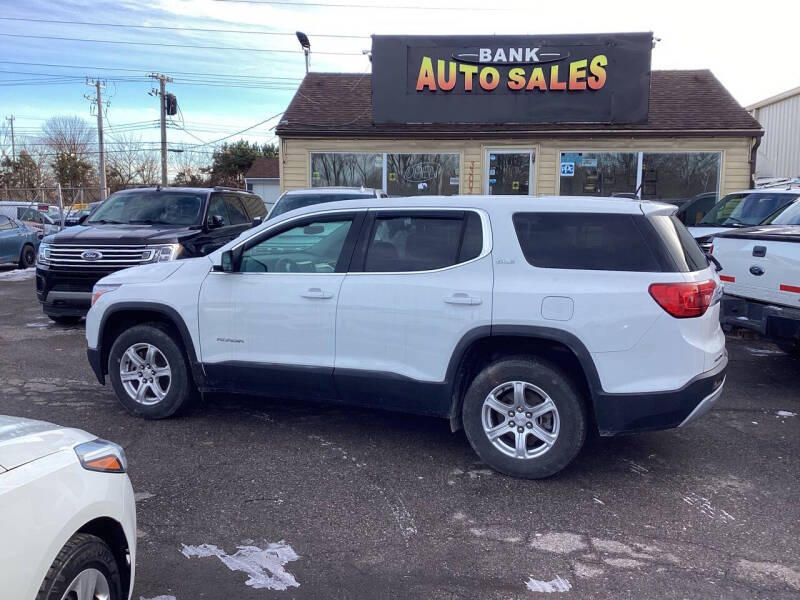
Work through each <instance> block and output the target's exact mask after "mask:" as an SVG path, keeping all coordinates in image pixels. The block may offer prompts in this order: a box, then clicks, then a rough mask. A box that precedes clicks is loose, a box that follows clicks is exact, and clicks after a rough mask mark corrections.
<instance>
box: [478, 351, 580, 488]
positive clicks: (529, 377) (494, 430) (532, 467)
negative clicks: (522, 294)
mask: <svg viewBox="0 0 800 600" xmlns="http://www.w3.org/2000/svg"><path fill="white" fill-rule="evenodd" d="M462 418H463V422H464V430H465V432H466V434H467V438H468V439H469V442H470V444H472V447H473V448H474V450H475V452H476V453H477V454H478V456H480V457H481V458H482V459H483V460H484V461H486V462H487V463H488V464H489V465H490V466H491V467H493V468H494V469H496V470H498V471H500V472H501V473H505V474H506V475H513V476H514V477H523V478H526V479H540V478H543V477H549V476H550V475H553V474H554V473H557V472H558V471H560V470H562V469H563V468H564V467H565V466H567V464H569V463H570V462H571V461H572V460H573V459H574V458H575V456H577V454H578V452H579V451H580V449H581V447H582V446H583V442H584V440H585V438H586V429H587V421H588V420H587V417H586V408H585V406H584V403H583V402H582V400H581V397H580V394H579V393H578V391H577V389H576V388H575V386H574V384H573V383H572V382H571V381H570V379H569V378H568V377H566V376H565V375H564V374H563V373H562V372H561V371H560V370H559V369H558V368H556V367H555V366H554V365H552V364H550V363H548V362H546V361H544V360H541V359H539V358H536V357H529V356H517V357H509V358H505V359H502V360H499V361H496V362H494V363H492V364H490V365H489V366H487V367H486V368H485V369H483V371H481V372H480V373H479V374H478V375H477V377H475V379H474V380H473V381H472V384H471V385H470V387H469V389H468V390H467V393H466V395H465V396H464V406H463V410H462Z"/></svg>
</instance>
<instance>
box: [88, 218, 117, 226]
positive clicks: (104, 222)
mask: <svg viewBox="0 0 800 600" xmlns="http://www.w3.org/2000/svg"><path fill="white" fill-rule="evenodd" d="M87 223H88V224H90V225H94V224H95V223H100V224H102V225H125V223H123V222H122V221H114V220H113V219H97V220H96V221H87Z"/></svg>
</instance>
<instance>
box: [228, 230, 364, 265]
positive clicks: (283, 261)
mask: <svg viewBox="0 0 800 600" xmlns="http://www.w3.org/2000/svg"><path fill="white" fill-rule="evenodd" d="M351 224H352V221H351V220H350V219H342V220H339V221H319V222H311V223H306V224H303V225H301V226H299V227H292V228H291V229H287V230H285V231H282V232H280V233H277V234H275V235H273V236H271V237H269V238H267V239H265V240H262V241H260V242H258V243H257V244H256V245H254V246H252V247H250V248H248V249H247V250H245V251H244V253H243V254H242V266H241V270H242V271H244V272H248V273H257V272H261V273H333V272H334V271H335V270H336V263H337V262H338V260H339V255H340V254H341V253H342V248H343V247H344V243H345V240H346V238H347V233H348V231H350V225H351Z"/></svg>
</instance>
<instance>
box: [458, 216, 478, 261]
mask: <svg viewBox="0 0 800 600" xmlns="http://www.w3.org/2000/svg"><path fill="white" fill-rule="evenodd" d="M481 250H483V227H482V226H481V218H480V217H479V216H478V213H474V212H469V213H467V225H466V228H465V229H464V241H463V242H461V253H460V254H459V256H458V262H467V261H468V260H472V259H473V258H477V257H478V256H480V254H481Z"/></svg>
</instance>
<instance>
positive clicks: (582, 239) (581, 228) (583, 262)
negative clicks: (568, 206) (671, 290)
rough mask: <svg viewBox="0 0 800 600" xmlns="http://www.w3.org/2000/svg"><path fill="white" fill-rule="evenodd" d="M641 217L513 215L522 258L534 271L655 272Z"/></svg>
mask: <svg viewBox="0 0 800 600" xmlns="http://www.w3.org/2000/svg"><path fill="white" fill-rule="evenodd" d="M643 221H644V217H643V216H636V215H621V214H595V213H592V214H588V213H587V214H584V213H517V214H515V215H514V228H515V229H516V231H517V238H518V239H519V243H520V246H521V247H522V253H523V254H524V255H525V260H527V261H528V262H529V263H530V264H532V265H534V266H536V267H545V268H551V269H588V270H602V271H652V272H659V271H663V270H664V269H663V268H662V267H661V264H660V263H659V260H658V258H657V257H656V255H655V254H654V253H653V251H652V250H651V248H650V245H649V244H648V243H647V239H646V237H645V233H644V231H645V230H644V229H643V227H642V225H643V224H644V225H646V222H644V223H643Z"/></svg>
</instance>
